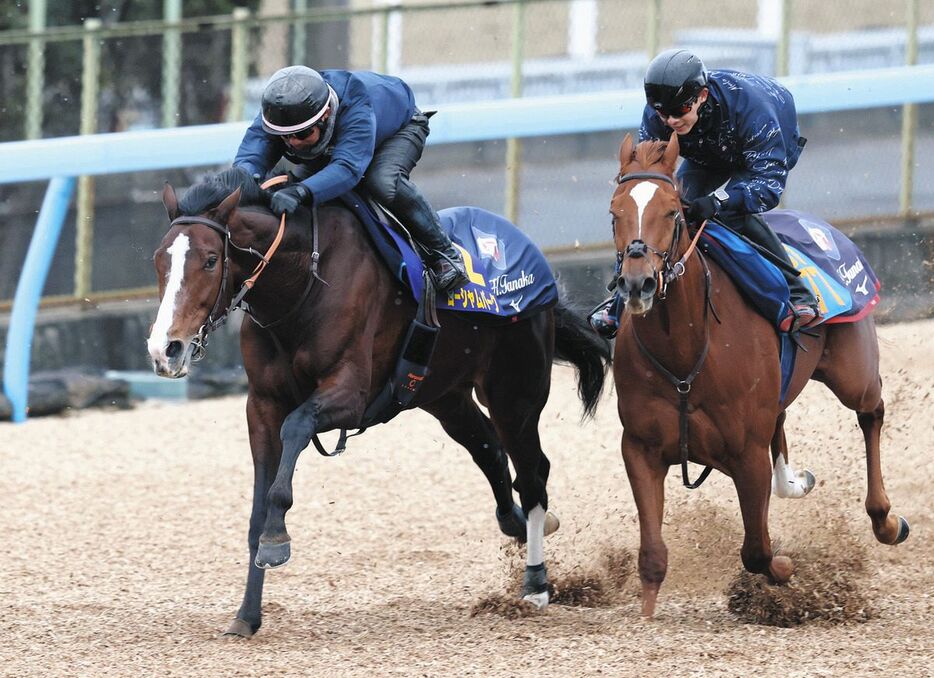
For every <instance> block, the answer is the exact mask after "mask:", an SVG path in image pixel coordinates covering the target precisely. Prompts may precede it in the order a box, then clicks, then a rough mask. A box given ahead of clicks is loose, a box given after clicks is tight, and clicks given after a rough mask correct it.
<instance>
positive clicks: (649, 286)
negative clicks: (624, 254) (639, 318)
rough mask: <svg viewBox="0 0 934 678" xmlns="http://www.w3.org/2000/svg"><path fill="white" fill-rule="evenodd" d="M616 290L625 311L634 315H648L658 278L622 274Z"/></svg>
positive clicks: (656, 290)
mask: <svg viewBox="0 0 934 678" xmlns="http://www.w3.org/2000/svg"><path fill="white" fill-rule="evenodd" d="M617 288H618V289H619V294H620V297H621V298H622V300H623V304H625V306H626V310H628V311H629V312H630V313H633V314H635V315H642V314H644V313H648V312H649V310H650V309H651V308H652V302H653V301H654V299H655V294H656V292H658V277H657V276H655V275H645V274H627V273H623V274H622V275H621V276H620V277H619V279H618V280H617Z"/></svg>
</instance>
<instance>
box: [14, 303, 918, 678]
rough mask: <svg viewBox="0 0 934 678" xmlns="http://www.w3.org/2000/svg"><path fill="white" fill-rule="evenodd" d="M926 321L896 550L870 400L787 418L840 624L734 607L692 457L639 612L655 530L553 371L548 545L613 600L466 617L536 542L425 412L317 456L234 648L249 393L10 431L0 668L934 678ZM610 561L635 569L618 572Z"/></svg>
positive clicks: (898, 429) (910, 328)
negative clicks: (871, 440) (641, 567)
mask: <svg viewBox="0 0 934 678" xmlns="http://www.w3.org/2000/svg"><path fill="white" fill-rule="evenodd" d="M932 334H934V321H924V322H917V323H911V324H904V325H896V326H886V327H882V328H881V329H880V335H881V346H882V353H883V379H884V381H885V389H884V393H885V398H886V403H887V407H886V409H887V422H886V423H887V425H886V427H885V428H884V429H883V447H882V453H883V471H884V472H885V474H886V487H887V489H888V492H889V496H890V498H891V499H892V504H893V510H895V511H896V512H898V513H901V514H902V515H904V516H906V517H907V518H908V520H909V521H910V522H911V529H912V532H911V537H910V538H909V539H908V541H907V542H906V543H905V544H903V545H901V546H898V547H894V548H892V547H885V546H881V545H878V544H877V543H876V542H875V541H874V539H873V538H872V534H871V530H870V525H869V519H868V518H867V517H866V515H865V513H864V510H863V505H862V504H863V499H864V495H865V485H866V481H865V464H864V460H863V459H864V455H863V445H862V436H861V434H860V432H859V429H858V427H857V425H856V418H855V416H854V415H853V414H852V413H851V412H849V411H846V410H844V409H843V408H842V406H840V405H838V404H837V403H836V401H835V400H833V398H832V396H831V395H830V393H829V392H828V391H827V390H826V389H824V388H823V387H821V386H820V385H818V384H812V385H811V386H810V387H809V388H808V389H807V390H806V391H805V393H804V395H803V397H802V399H801V400H800V401H799V402H798V403H796V404H795V405H794V406H793V407H792V408H791V411H790V413H789V418H788V425H787V430H788V436H789V444H790V445H791V449H792V456H793V461H797V462H800V463H801V464H802V465H805V464H806V465H807V466H809V467H810V468H811V469H813V470H814V472H815V474H816V475H817V478H818V483H819V485H818V487H817V488H816V489H815V491H814V493H813V494H812V495H811V496H809V497H807V498H805V499H803V500H779V499H773V501H772V511H771V530H772V535H773V538H778V539H781V540H782V545H783V548H784V549H785V550H786V551H787V552H792V553H796V552H804V553H805V554H807V556H808V557H810V559H811V562H813V563H815V564H817V565H820V567H811V568H810V569H811V572H812V574H811V576H821V575H826V576H827V577H829V579H828V580H827V581H829V582H830V584H829V585H830V587H831V588H835V587H838V586H849V587H852V595H851V596H850V599H849V600H850V602H853V601H855V602H856V603H859V605H857V606H855V607H852V608H850V607H846V608H840V610H838V611H840V612H841V614H839V615H837V616H838V617H841V616H842V617H844V618H848V619H850V621H849V622H848V623H843V624H839V623H830V622H811V623H805V624H803V625H800V626H796V627H794V628H777V627H774V626H759V625H753V624H745V623H742V622H740V621H738V620H737V618H736V617H735V616H734V615H733V614H732V613H731V612H729V611H728V609H727V594H726V592H725V591H726V589H727V587H728V586H729V585H730V582H731V580H732V579H733V578H734V577H735V576H736V575H737V573H738V572H739V570H740V560H739V546H740V535H741V521H740V517H739V511H738V506H737V501H736V499H735V493H734V491H733V488H732V485H731V483H730V481H729V480H728V479H727V478H725V477H723V476H720V475H718V474H714V475H713V476H712V478H711V479H710V480H709V481H708V482H707V483H706V484H705V485H704V487H703V488H701V489H700V490H697V491H696V492H694V493H688V492H687V491H686V490H683V489H681V488H680V487H679V481H678V477H677V476H678V474H677V473H675V472H672V473H671V474H669V479H668V480H669V482H668V488H667V496H668V502H667V506H666V508H667V511H666V520H665V532H664V534H665V537H666V541H667V544H668V547H669V553H670V565H669V575H668V579H667V580H666V582H665V584H664V586H663V587H662V593H661V596H660V598H659V610H658V614H657V616H656V617H655V619H653V620H651V621H645V620H643V619H641V618H640V617H639V614H638V602H637V593H638V576H637V575H636V574H635V573H634V572H633V573H631V574H630V576H629V577H628V578H627V577H626V576H625V575H626V572H627V568H626V563H627V562H629V561H630V560H631V558H632V557H633V556H634V554H635V553H636V552H637V548H638V526H637V523H636V517H635V512H634V506H633V501H632V497H631V494H630V491H629V487H628V484H627V481H626V477H625V472H624V469H623V465H622V461H621V460H620V458H619V451H618V448H619V435H620V427H619V421H618V419H617V418H616V412H615V402H614V401H613V400H612V397H613V396H612V395H608V397H607V399H606V400H605V401H604V402H603V403H602V405H601V408H600V411H599V413H598V416H597V420H596V422H587V423H585V424H584V425H583V426H579V425H578V420H579V408H578V407H577V404H576V400H575V393H574V389H573V381H572V373H571V371H570V370H567V369H564V368H561V369H558V370H557V371H556V374H555V383H554V389H553V393H552V397H551V402H550V404H549V406H548V409H547V410H546V412H545V416H544V419H543V427H542V438H543V443H544V446H545V449H546V452H547V453H548V455H549V457H550V458H551V460H552V463H553V467H552V481H551V483H550V487H549V489H550V495H551V498H552V508H553V510H554V511H556V512H557V513H558V514H559V515H560V517H561V519H562V523H563V525H562V528H561V530H560V531H559V532H558V533H557V534H556V535H554V536H553V537H550V538H549V539H548V540H547V541H546V558H550V562H549V572H550V573H551V575H552V578H553V579H554V580H555V581H557V582H559V583H560V582H562V581H565V582H567V581H571V580H573V579H574V578H580V577H590V578H591V579H593V580H594V581H597V582H602V583H603V585H604V586H605V587H606V588H605V590H604V591H603V592H602V601H601V600H599V599H600V598H601V595H597V596H596V598H597V599H598V600H597V602H598V603H601V602H602V605H601V606H600V607H590V608H583V607H566V606H562V605H552V606H551V607H550V608H549V609H548V610H547V612H546V613H544V614H536V615H533V616H529V617H523V618H519V619H508V618H506V617H504V616H502V615H499V614H495V613H482V614H477V615H476V616H471V614H470V612H471V609H472V608H473V607H474V606H475V605H477V604H478V603H479V602H481V601H482V600H484V599H485V598H487V597H489V596H495V595H497V594H503V593H507V592H508V593H511V592H512V584H511V582H510V576H511V573H512V570H513V568H514V567H515V566H517V565H519V564H520V563H521V556H520V555H519V553H518V552H517V551H516V549H515V547H512V546H509V545H508V544H507V543H506V540H505V539H504V538H501V537H500V536H499V533H498V531H497V529H496V526H495V522H494V520H493V503H492V498H491V495H490V492H489V489H488V486H487V485H486V482H485V480H484V479H483V478H482V476H481V474H480V473H479V472H478V471H477V470H476V469H475V468H474V467H473V465H472V462H471V461H470V458H469V455H468V454H467V453H466V452H464V451H463V450H461V449H460V448H458V447H457V446H456V445H455V444H454V443H453V442H451V441H450V440H448V439H447V438H446V437H445V436H444V434H443V433H442V431H441V429H440V427H439V426H438V425H437V424H436V423H435V422H434V420H433V419H431V418H430V417H429V416H427V415H425V414H423V413H421V412H416V413H410V414H407V415H403V416H401V417H399V418H397V419H396V420H395V421H394V422H392V423H390V424H388V425H386V426H383V427H380V428H378V429H374V430H372V431H371V432H368V433H367V434H366V435H365V436H363V437H362V438H357V439H354V440H353V441H352V443H351V447H350V450H349V452H348V453H347V454H345V455H344V456H343V457H342V458H338V459H334V460H325V459H322V458H320V457H319V456H318V455H317V454H315V453H314V451H307V452H306V453H305V454H304V455H303V457H302V459H301V460H300V463H299V467H298V472H297V473H296V482H295V507H294V508H293V510H292V511H291V512H290V513H289V517H288V524H289V531H290V533H291V535H292V539H293V559H292V562H291V563H290V564H289V565H288V566H287V567H286V568H284V569H282V570H277V571H273V572H271V573H269V574H268V575H267V578H266V590H265V596H264V600H265V605H264V613H265V618H264V626H263V628H262V629H261V630H260V632H259V633H258V634H257V635H256V636H255V637H254V638H253V639H252V640H249V641H244V640H237V641H230V640H225V639H224V638H222V637H221V633H222V631H223V630H224V629H225V628H226V627H227V624H228V623H229V621H230V620H231V618H232V617H233V614H234V613H235V611H236V609H237V606H238V605H239V602H240V596H241V594H242V587H243V583H244V579H245V575H246V558H247V551H246V529H247V518H248V515H249V501H250V499H249V497H250V492H251V484H252V467H251V464H250V462H249V452H248V444H247V436H246V423H245V418H244V414H243V410H244V400H243V398H227V399H222V400H215V401H202V402H198V403H192V404H187V405H184V406H178V405H166V404H144V405H143V406H141V407H139V408H138V409H136V410H134V411H128V412H118V411H113V412H101V411H97V412H81V413H77V414H75V415H73V416H70V417H67V418H51V419H42V420H39V419H37V420H33V421H30V422H29V423H27V424H26V425H24V426H14V425H9V424H7V425H2V426H0V455H2V463H3V467H2V468H3V469H4V472H3V474H2V478H0V494H2V496H3V502H2V506H0V525H2V527H3V533H4V535H5V545H4V552H5V553H6V555H7V559H6V563H7V565H6V567H5V568H4V569H5V572H4V576H3V578H2V581H0V601H2V603H0V611H2V622H3V633H4V642H3V643H2V645H0V675H16V676H22V675H39V674H42V675H76V674H79V675H100V674H112V675H131V674H141V675H185V676H188V675H218V676H228V675H241V676H242V675H270V676H282V675H308V676H311V675H341V676H345V675H372V674H377V675H458V676H462V675H478V676H489V675H561V676H579V675H592V674H597V673H602V674H607V675H640V676H646V675H659V676H661V675H687V674H692V675H697V674H702V675H729V676H748V675H751V674H753V673H754V672H755V673H756V674H758V675H775V676H798V675H802V676H803V675H808V676H811V675H846V676H848V677H849V676H854V675H878V676H917V675H934V666H932V661H934V631H932V625H934V546H932V543H931V541H930V538H929V535H930V533H931V529H932V504H934V501H932V496H934V490H932V486H934V461H932V460H931V447H932V443H934V435H932V433H934V398H932V392H934V386H932V384H934V343H932V341H931V339H930V337H931V336H932ZM818 426H820V428H821V430H822V431H823V432H822V433H815V430H816V429H817V427H818ZM806 437H811V438H812V439H813V440H814V446H813V448H812V449H810V450H809V451H805V450H804V449H803V446H802V445H801V441H802V440H804V439H805V438H806ZM843 553H845V554H846V556H847V561H846V564H845V565H844V566H843V567H842V568H838V567H835V566H833V563H834V562H835V561H834V559H835V557H836V555H837V554H843ZM608 556H611V557H613V558H615V560H616V562H621V563H623V567H622V568H621V569H618V570H617V571H615V572H612V573H611V572H608V571H607V569H606V567H605V562H606V558H607V557H608ZM802 558H804V556H802ZM859 561H862V562H863V563H864V568H865V571H864V572H863V573H860V572H859V569H858V567H855V566H854V565H853V563H854V562H859ZM804 562H805V561H804V560H799V564H804ZM815 570H817V574H816V575H815V574H814V571H815ZM620 580H623V582H622V585H621V587H619V588H618V590H616V591H614V590H613V589H614V586H615V585H616V584H618V583H619V581H620ZM793 581H794V580H793ZM805 584H806V582H799V585H800V586H805ZM824 586H827V582H826V581H825V582H824ZM848 590H849V589H848ZM864 602H865V603H866V609H865V610H864V609H863V606H862V604H863V603H864ZM857 608H858V609H857ZM867 615H868V616H870V617H871V618H870V619H869V620H868V621H867V622H865V623H858V622H857V621H856V620H857V619H859V618H862V617H865V616H867Z"/></svg>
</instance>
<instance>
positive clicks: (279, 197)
mask: <svg viewBox="0 0 934 678" xmlns="http://www.w3.org/2000/svg"><path fill="white" fill-rule="evenodd" d="M312 202H314V197H313V196H312V194H311V191H309V190H308V187H307V186H305V184H292V185H291V186H286V187H285V188H283V189H281V190H278V191H276V192H275V193H273V195H272V200H271V201H270V206H271V207H272V211H273V212H275V213H276V214H282V213H283V212H285V213H286V214H293V213H294V212H295V210H297V209H298V207H299V205H306V206H310V205H311V203H312Z"/></svg>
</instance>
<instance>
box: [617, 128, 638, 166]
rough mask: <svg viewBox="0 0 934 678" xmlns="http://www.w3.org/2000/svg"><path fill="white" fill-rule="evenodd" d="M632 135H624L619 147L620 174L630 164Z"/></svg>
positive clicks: (632, 152) (633, 151)
mask: <svg viewBox="0 0 934 678" xmlns="http://www.w3.org/2000/svg"><path fill="white" fill-rule="evenodd" d="M634 153H635V150H634V148H633V142H632V135H631V134H628V133H627V134H626V136H625V137H624V138H623V145H622V146H620V147H619V172H620V174H622V173H623V172H624V171H625V170H626V165H628V164H629V163H631V162H632V158H633V154H634Z"/></svg>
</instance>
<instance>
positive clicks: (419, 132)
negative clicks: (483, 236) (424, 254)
mask: <svg viewBox="0 0 934 678" xmlns="http://www.w3.org/2000/svg"><path fill="white" fill-rule="evenodd" d="M428 132H429V130H428V116H426V115H425V114H424V113H421V112H419V111H416V113H415V115H414V116H413V117H412V119H411V120H410V121H409V122H408V123H407V124H406V125H405V126H404V127H402V129H400V130H399V131H398V132H396V133H395V134H394V135H393V136H391V137H389V138H388V139H387V140H386V141H384V142H383V143H382V144H381V145H380V146H379V148H377V149H376V152H375V153H374V154H373V160H372V162H370V166H369V167H368V168H367V170H366V174H365V175H364V177H363V185H364V187H365V188H366V190H367V192H369V194H370V195H372V196H373V197H374V198H375V199H376V200H377V201H378V202H379V203H381V204H382V205H385V206H386V207H388V208H389V209H390V210H391V211H392V213H393V214H395V215H396V217H398V218H399V220H400V221H402V223H403V224H405V225H406V227H407V228H408V229H409V230H410V231H411V232H412V236H413V237H414V238H415V239H416V240H418V241H419V242H420V243H421V244H422V245H424V246H425V247H427V248H428V249H430V250H436V251H442V250H446V249H447V248H448V247H450V245H451V241H450V239H449V238H448V236H447V234H445V232H444V230H443V229H442V227H441V220H440V219H439V218H438V214H437V213H436V212H435V211H434V209H433V208H432V207H431V205H430V204H429V203H428V200H426V199H425V196H423V195H422V194H421V192H420V191H419V190H418V188H417V187H416V186H415V184H413V183H412V181H411V179H409V174H410V173H411V172H412V169H413V168H414V167H415V165H416V163H418V161H419V160H420V159H421V157H422V151H423V150H424V148H425V142H426V141H427V140H428Z"/></svg>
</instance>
